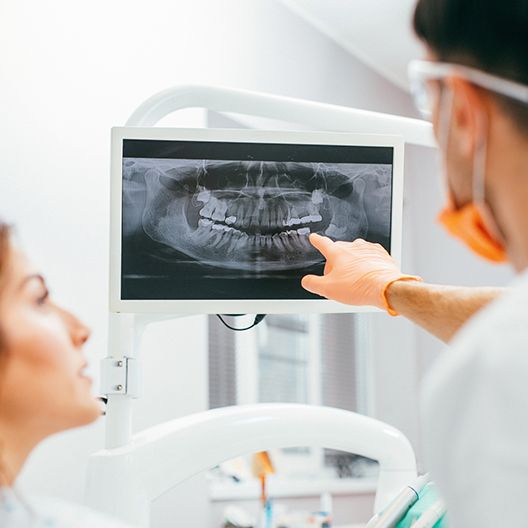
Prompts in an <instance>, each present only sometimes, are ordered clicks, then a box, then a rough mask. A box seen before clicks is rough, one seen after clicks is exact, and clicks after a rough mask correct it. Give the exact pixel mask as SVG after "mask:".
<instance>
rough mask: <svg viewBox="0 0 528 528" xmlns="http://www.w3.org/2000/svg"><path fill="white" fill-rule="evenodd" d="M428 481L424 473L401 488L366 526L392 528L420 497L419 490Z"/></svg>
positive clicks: (369, 527) (368, 527)
mask: <svg viewBox="0 0 528 528" xmlns="http://www.w3.org/2000/svg"><path fill="white" fill-rule="evenodd" d="M428 482H429V475H427V474H426V475H423V476H421V477H418V478H417V479H416V480H415V481H414V482H413V483H411V484H409V485H408V486H406V487H405V488H403V489H402V490H401V491H400V493H399V494H398V495H397V496H396V498H395V499H394V500H393V501H392V502H391V503H390V504H389V505H388V506H387V507H386V508H385V509H384V510H383V511H381V512H380V513H379V514H378V515H375V516H374V517H373V518H372V519H371V520H370V521H369V523H368V524H367V527H366V528H394V527H395V526H396V524H397V523H398V521H400V520H401V519H402V518H403V517H404V515H405V513H406V512H407V511H408V510H409V508H410V507H411V506H412V505H413V504H414V503H415V502H416V501H417V500H418V499H419V498H420V492H421V491H422V489H423V488H424V486H425V485H426V484H427V483H428Z"/></svg>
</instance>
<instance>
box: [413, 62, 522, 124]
mask: <svg viewBox="0 0 528 528" xmlns="http://www.w3.org/2000/svg"><path fill="white" fill-rule="evenodd" d="M408 74H409V81H410V84H411V94H412V96H413V99H414V104H415V105H416V108H417V109H418V111H419V112H420V114H422V116H423V118H424V119H431V116H432V113H433V107H434V97H433V94H432V91H431V89H430V86H428V81H439V80H442V79H445V78H446V77H461V78H463V79H466V80H467V81H469V82H471V83H473V84H476V85H477V86H480V87H481V88H485V89H487V90H490V91H492V92H495V93H497V94H500V95H505V96H506V97H511V98H512V99H515V100H517V101H520V102H521V103H524V104H528V86H526V85H524V84H520V83H517V82H515V81H510V80H508V79H503V78H502V77H497V76H496V75H491V74H489V73H485V72H483V71H481V70H477V69H475V68H470V67H469V66H462V65H460V64H451V63H448V62H433V61H426V60H413V61H411V62H410V63H409V67H408Z"/></svg>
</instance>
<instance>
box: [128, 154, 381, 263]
mask: <svg viewBox="0 0 528 528" xmlns="http://www.w3.org/2000/svg"><path fill="white" fill-rule="evenodd" d="M123 176H124V178H123V200H124V206H123V232H124V233H133V232H135V231H137V230H138V229H142V230H143V231H144V232H145V233H146V234H147V236H148V237H150V239H152V240H153V241H155V242H156V243H159V244H162V245H163V247H167V248H170V250H173V251H174V252H175V254H176V255H177V254H183V255H186V256H187V257H189V258H191V259H194V260H196V261H197V262H200V263H202V264H206V265H209V266H214V267H219V268H225V269H239V270H253V271H263V272H266V271H269V272H273V271H279V270H291V269H299V268H306V267H308V266H311V265H314V264H317V263H320V262H322V261H323V258H322V256H321V254H320V253H319V252H318V251H317V250H315V249H314V248H313V246H312V245H311V244H310V242H309V240H308V236H309V234H310V233H319V234H323V235H326V236H329V237H331V238H333V239H337V240H354V239H355V238H358V237H363V238H365V237H366V236H367V234H369V235H372V234H374V236H375V238H380V239H387V240H388V239H389V235H390V207H391V204H390V200H391V192H390V189H391V166H390V165H385V164H368V165H367V164H354V163H335V164H332V163H308V162H307V163H304V162H272V161H223V160H218V161H215V160H207V161H202V160H181V159H161V158H159V159H158V158H149V159H147V158H125V159H124V163H123Z"/></svg>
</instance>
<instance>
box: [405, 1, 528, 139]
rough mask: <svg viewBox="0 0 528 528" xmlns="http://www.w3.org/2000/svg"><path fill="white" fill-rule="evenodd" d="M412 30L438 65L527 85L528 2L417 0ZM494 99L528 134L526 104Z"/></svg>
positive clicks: (499, 97)
mask: <svg viewBox="0 0 528 528" xmlns="http://www.w3.org/2000/svg"><path fill="white" fill-rule="evenodd" d="M414 30H415V32H416V34H417V35H418V37H419V38H420V39H421V40H422V41H423V42H424V43H425V44H426V45H427V46H428V47H429V49H430V50H431V51H432V52H433V53H434V54H435V56H436V58H437V59H438V60H440V61H445V62H454V63H457V64H463V65H465V66H471V67H473V68H478V69H480V70H482V71H485V72H488V73H491V74H493V75H497V76H499V77H504V78H506V79H510V80H512V81H516V82H519V83H522V84H524V85H527V86H528V0H419V1H418V4H417V5H416V9H415V12H414ZM497 100H498V101H499V102H500V103H501V105H502V106H503V108H504V109H505V111H507V113H508V114H509V115H510V117H511V118H512V119H513V120H514V121H515V123H517V124H518V125H519V127H520V128H521V129H522V130H523V131H524V132H526V133H528V104H523V103H521V102H516V101H515V100H513V99H510V98H508V97H503V96H497Z"/></svg>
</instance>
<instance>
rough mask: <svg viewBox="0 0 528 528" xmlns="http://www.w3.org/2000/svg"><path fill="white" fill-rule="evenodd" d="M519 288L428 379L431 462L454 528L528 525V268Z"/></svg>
mask: <svg viewBox="0 0 528 528" xmlns="http://www.w3.org/2000/svg"><path fill="white" fill-rule="evenodd" d="M511 288H512V289H511V290H509V291H507V292H506V293H505V294H504V295H502V296H501V297H500V298H499V299H497V300H496V301H494V302H493V303H491V304H490V305H489V306H487V307H486V308H484V309H483V310H481V311H480V312H478V313H477V314H476V315H475V316H474V317H473V318H471V320H470V321H469V322H468V323H467V324H466V325H465V326H464V327H463V328H462V329H461V330H460V332H459V333H458V334H457V335H456V336H455V338H454V339H453V341H452V343H451V346H450V348H449V349H448V350H447V351H446V352H444V353H443V354H442V356H441V357H440V358H439V359H438V361H437V363H436V365H435V367H434V368H433V369H432V370H431V372H430V374H429V375H428V376H427V377H426V379H425V380H424V386H423V393H422V423H423V428H424V430H423V440H424V448H425V455H426V461H427V464H428V467H429V469H430V471H431V474H432V476H433V478H434V479H435V480H436V482H437V484H438V486H439V489H440V491H441V493H442V495H443V497H444V499H445V500H446V503H447V506H448V512H449V513H448V519H449V527H450V528H469V527H479V528H499V527H503V526H504V527H506V526H508V527H520V526H528V272H526V271H525V272H523V273H522V274H521V275H519V276H518V277H517V278H516V279H515V281H514V282H513V283H512V284H511Z"/></svg>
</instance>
